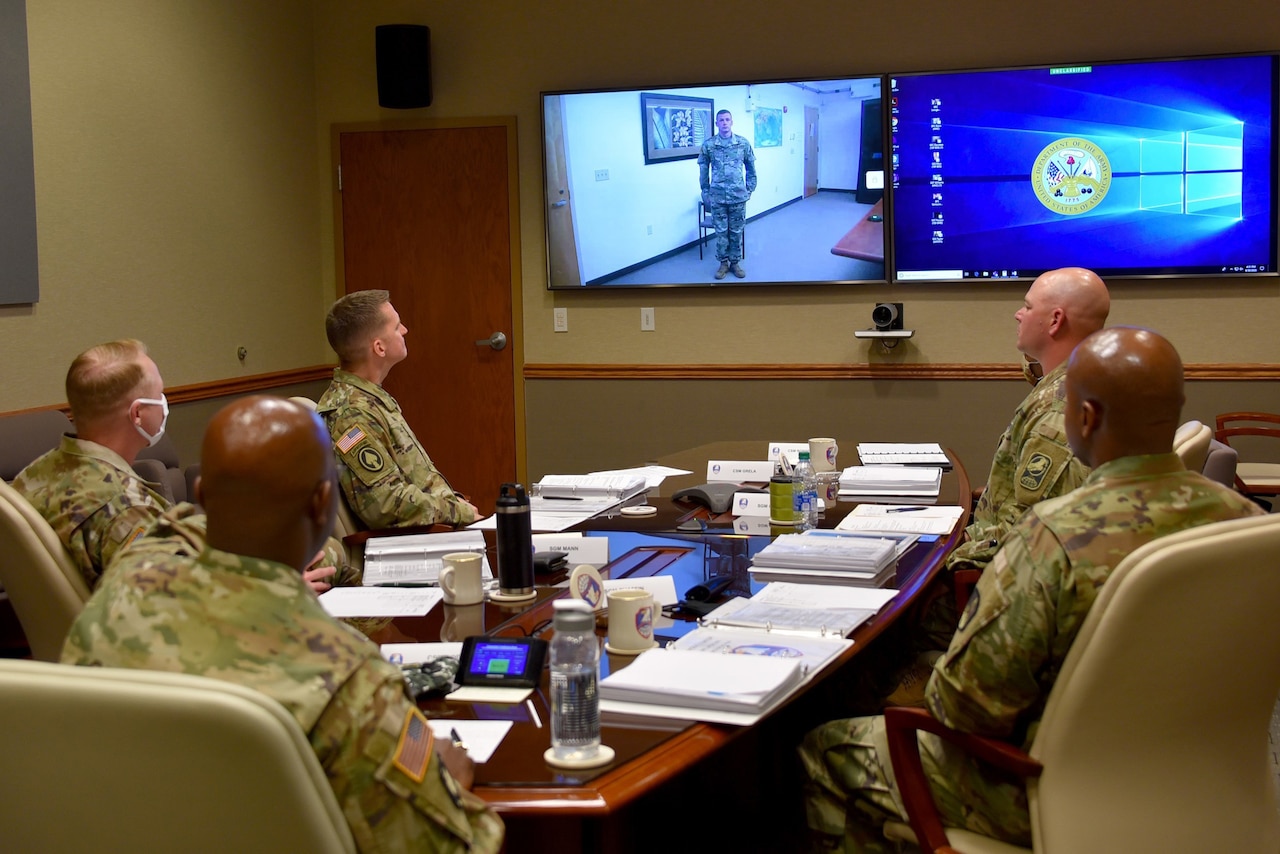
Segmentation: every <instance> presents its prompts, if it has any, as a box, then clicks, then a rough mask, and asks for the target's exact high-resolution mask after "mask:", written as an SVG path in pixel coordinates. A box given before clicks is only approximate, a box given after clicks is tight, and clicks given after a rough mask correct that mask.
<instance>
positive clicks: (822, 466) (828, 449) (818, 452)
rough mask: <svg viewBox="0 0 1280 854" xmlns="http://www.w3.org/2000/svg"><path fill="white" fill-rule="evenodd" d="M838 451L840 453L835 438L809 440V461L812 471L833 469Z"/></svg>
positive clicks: (834, 468)
mask: <svg viewBox="0 0 1280 854" xmlns="http://www.w3.org/2000/svg"><path fill="white" fill-rule="evenodd" d="M838 453H840V446H839V445H837V444H836V440H835V439H810V440H809V463H810V465H812V466H813V470H814V471H817V472H822V471H835V470H836V454H838Z"/></svg>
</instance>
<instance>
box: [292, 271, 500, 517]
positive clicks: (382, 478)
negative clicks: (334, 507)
mask: <svg viewBox="0 0 1280 854" xmlns="http://www.w3.org/2000/svg"><path fill="white" fill-rule="evenodd" d="M388 299H389V294H388V293H387V292H386V291H383V290H370V291H356V292H355V293H351V294H347V295H346V296H345V297H343V298H342V299H340V300H338V301H337V302H335V303H334V304H333V307H332V308H331V309H329V315H328V317H326V318H325V332H326V334H327V335H328V337H329V345H330V346H331V347H333V349H334V352H336V353H337V354H338V362H339V365H340V367H339V368H337V369H336V370H335V371H334V372H333V382H332V384H330V386H329V388H328V389H327V390H326V391H325V393H324V395H322V396H321V398H320V403H319V404H318V406H317V411H318V412H319V413H320V415H321V416H322V417H323V418H324V421H325V424H326V425H328V427H329V434H330V435H331V436H332V437H333V444H334V452H335V453H336V454H337V457H338V480H339V482H340V483H341V485H342V492H343V495H345V496H346V500H347V504H348V505H349V506H350V507H351V510H352V511H353V512H354V513H355V515H356V517H357V518H358V519H359V520H360V522H361V523H363V524H364V525H365V526H366V527H368V528H375V529H376V528H390V527H395V526H400V525H430V524H434V523H437V522H442V523H449V524H455V525H460V524H465V523H467V522H474V521H475V520H476V518H477V515H478V514H477V512H476V508H475V507H474V506H473V505H472V504H471V503H470V502H469V501H467V500H466V499H465V498H463V497H462V496H461V495H458V494H457V493H455V492H454V491H453V488H452V487H450V486H449V482H448V481H447V480H445V478H444V475H442V474H441V473H440V471H439V470H438V469H437V468H436V467H435V465H434V464H433V463H432V462H431V458H430V457H429V456H427V452H426V451H425V450H423V447H422V444H421V443H420V442H419V441H418V437H417V436H415V435H414V434H413V430H411V429H410V428H409V425H408V424H407V423H406V422H405V420H404V415H403V414H402V413H401V411H400V405H399V404H398V403H396V400H395V398H393V397H392V396H391V395H390V394H388V393H387V392H386V391H385V390H384V389H383V388H382V381H383V380H384V379H386V376H387V374H388V373H389V372H390V371H391V368H392V367H394V366H395V365H396V364H397V363H399V362H400V361H402V360H403V359H404V358H405V356H407V355H408V352H409V351H408V349H407V348H406V346H405V342H404V336H405V333H407V332H408V330H407V329H405V327H404V326H403V325H402V324H401V323H400V315H399V314H397V313H396V310H395V309H394V308H393V307H392V305H391V303H390V302H389V301H388Z"/></svg>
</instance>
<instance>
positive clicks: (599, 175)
mask: <svg viewBox="0 0 1280 854" xmlns="http://www.w3.org/2000/svg"><path fill="white" fill-rule="evenodd" d="M596 180H597V181H608V180H609V170H608V169H597V170H596Z"/></svg>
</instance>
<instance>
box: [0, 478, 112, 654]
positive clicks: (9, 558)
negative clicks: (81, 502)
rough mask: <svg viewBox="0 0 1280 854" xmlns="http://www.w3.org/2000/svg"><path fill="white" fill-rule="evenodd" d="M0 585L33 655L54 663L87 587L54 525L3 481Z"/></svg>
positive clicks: (81, 607)
mask: <svg viewBox="0 0 1280 854" xmlns="http://www.w3.org/2000/svg"><path fill="white" fill-rule="evenodd" d="M0 584H3V585H4V590H5V592H6V593H7V594H8V595H9V600H10V601H11V602H12V603H13V610H14V612H15V613H16V614H17V615H18V622H20V623H21V624H22V632H23V634H24V635H26V638H27V645H28V646H29V647H30V648H31V654H32V656H34V657H35V658H37V659H40V660H42V661H57V660H58V659H59V657H60V656H61V655H62V644H63V641H65V640H66V637H67V631H68V630H69V629H70V628H71V623H72V622H73V621H74V620H75V618H76V617H78V616H79V615H80V612H81V611H82V610H84V603H85V602H87V601H88V600H89V592H90V591H89V586H88V585H87V584H85V581H84V577H83V576H82V575H81V574H80V570H79V569H78V568H77V567H76V565H75V563H73V562H72V560H71V555H69V554H67V550H66V548H65V547H64V546H63V545H62V541H61V540H59V539H58V535H57V534H56V533H54V530H53V528H51V527H50V526H49V523H48V522H46V521H45V519H44V517H43V516H41V515H40V514H39V513H37V512H36V509H35V508H34V507H32V506H31V504H30V502H28V501H27V499H25V498H23V497H22V495H20V494H19V493H18V492H17V491H16V490H15V489H14V488H13V487H11V486H9V485H8V484H7V483H0Z"/></svg>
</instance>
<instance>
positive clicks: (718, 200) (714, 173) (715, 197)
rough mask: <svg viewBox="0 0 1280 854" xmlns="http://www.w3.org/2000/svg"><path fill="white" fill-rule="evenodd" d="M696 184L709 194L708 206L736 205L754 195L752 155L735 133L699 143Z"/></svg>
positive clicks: (754, 154) (754, 172) (754, 168)
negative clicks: (700, 147) (700, 146)
mask: <svg viewBox="0 0 1280 854" xmlns="http://www.w3.org/2000/svg"><path fill="white" fill-rule="evenodd" d="M698 184H699V186H700V187H702V191H703V193H709V194H710V196H709V200H708V204H712V205H739V204H743V203H744V202H746V201H747V199H749V198H751V194H752V193H754V192H755V191H756V153H755V151H753V150H752V148H751V143H749V142H747V140H746V139H745V138H743V137H741V136H738V135H737V134H736V133H735V134H734V135H733V136H731V137H729V138H728V139H724V138H723V137H721V136H720V135H719V134H716V135H715V136H712V137H711V138H710V139H708V140H707V141H706V142H704V143H702V150H701V151H700V152H699V153H698Z"/></svg>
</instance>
